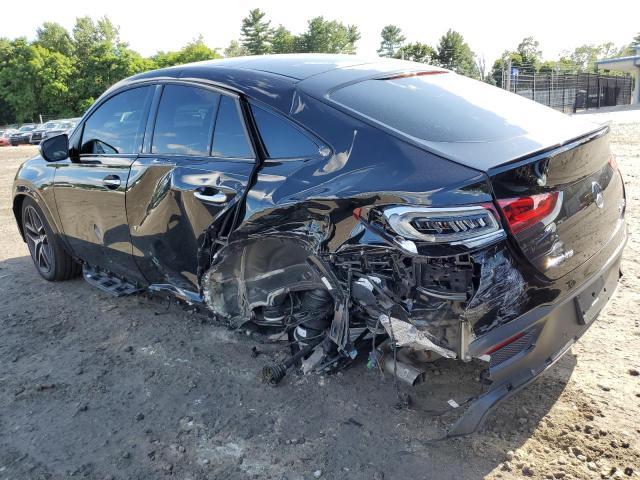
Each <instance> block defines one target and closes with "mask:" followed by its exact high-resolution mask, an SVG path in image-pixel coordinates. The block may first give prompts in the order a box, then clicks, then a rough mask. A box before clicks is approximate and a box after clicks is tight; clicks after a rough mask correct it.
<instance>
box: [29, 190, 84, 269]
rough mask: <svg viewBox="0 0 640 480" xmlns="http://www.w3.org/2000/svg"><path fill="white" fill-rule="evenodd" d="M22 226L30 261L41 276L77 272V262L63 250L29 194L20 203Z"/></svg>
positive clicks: (78, 266)
mask: <svg viewBox="0 0 640 480" xmlns="http://www.w3.org/2000/svg"><path fill="white" fill-rule="evenodd" d="M22 230H23V232H24V238H25V240H26V242H27V247H28V248H29V253H30V254H31V259H32V260H33V264H34V265H35V267H36V270H38V273H39V274H40V275H41V276H42V278H44V279H45V280H49V281H50V282H59V281H63V280H69V279H70V278H73V277H77V276H78V275H79V274H80V270H81V269H80V265H79V264H78V263H77V262H76V261H75V260H74V259H73V258H71V255H69V254H68V253H67V252H66V250H65V249H64V247H63V246H62V243H61V241H60V238H59V237H58V236H57V235H55V234H54V233H53V230H51V227H50V226H49V223H48V222H47V218H46V217H45V216H44V214H43V213H42V210H41V209H40V207H38V205H37V204H36V202H34V201H33V200H32V199H30V198H25V200H24V202H23V203H22Z"/></svg>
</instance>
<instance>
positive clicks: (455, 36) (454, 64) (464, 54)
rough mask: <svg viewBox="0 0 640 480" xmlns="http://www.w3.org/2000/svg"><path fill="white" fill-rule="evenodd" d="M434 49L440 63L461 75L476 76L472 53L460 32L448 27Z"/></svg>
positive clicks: (476, 70) (476, 71)
mask: <svg viewBox="0 0 640 480" xmlns="http://www.w3.org/2000/svg"><path fill="white" fill-rule="evenodd" d="M436 50H437V52H438V55H437V58H438V62H439V63H440V65H442V66H443V67H445V68H448V69H450V70H453V71H454V72H456V73H459V74H461V75H465V76H467V77H472V78H478V76H479V75H478V69H477V67H476V64H475V60H474V54H473V52H472V51H471V48H470V47H469V45H468V44H467V43H466V42H465V41H464V37H463V36H462V35H461V34H460V33H458V32H456V31H454V30H451V29H449V30H448V31H447V33H445V34H444V35H443V36H442V37H441V38H440V42H439V43H438V46H437V48H436Z"/></svg>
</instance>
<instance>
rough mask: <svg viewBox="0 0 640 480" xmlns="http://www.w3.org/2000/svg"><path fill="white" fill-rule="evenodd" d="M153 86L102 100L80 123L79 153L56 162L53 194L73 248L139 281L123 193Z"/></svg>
mask: <svg viewBox="0 0 640 480" xmlns="http://www.w3.org/2000/svg"><path fill="white" fill-rule="evenodd" d="M154 89H155V86H149V85H147V86H141V87H136V88H131V89H129V90H125V91H123V92H119V93H116V94H115V95H113V96H111V97H109V98H107V99H106V100H104V101H103V102H102V103H101V104H100V105H99V106H98V107H97V108H95V109H94V111H93V112H92V113H91V114H90V116H89V117H88V118H87V119H86V120H85V121H84V124H83V125H82V126H81V129H80V131H79V132H80V134H81V138H80V140H79V142H78V143H77V145H78V149H79V156H77V158H75V159H73V160H71V159H67V160H64V161H62V162H58V163H57V164H56V167H57V170H56V175H55V180H54V194H55V199H56V205H57V209H58V213H59V216H60V221H61V223H62V227H63V230H64V235H65V237H66V240H67V242H68V244H69V246H70V247H71V249H72V250H73V254H74V255H75V256H76V257H78V258H80V259H82V260H84V261H86V262H87V263H89V264H90V265H92V266H97V267H101V268H102V269H104V270H107V271H110V272H112V273H114V274H116V275H118V276H121V277H125V278H127V279H129V280H132V281H139V282H144V277H143V276H142V275H141V273H140V270H139V268H138V266H137V264H136V262H135V260H134V259H133V256H132V254H133V252H132V246H131V237H130V235H129V227H128V224H127V214H126V206H125V193H126V187H127V181H128V179H129V173H130V170H131V165H132V164H133V162H134V161H135V160H136V158H137V157H138V153H139V152H140V149H141V146H142V139H143V136H144V128H145V124H146V121H147V116H148V112H149V106H150V104H151V100H152V97H153V92H154Z"/></svg>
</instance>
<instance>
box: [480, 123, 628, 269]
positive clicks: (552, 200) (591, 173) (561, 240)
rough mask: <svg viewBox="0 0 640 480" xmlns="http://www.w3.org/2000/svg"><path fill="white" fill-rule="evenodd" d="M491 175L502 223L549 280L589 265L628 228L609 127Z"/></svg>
mask: <svg viewBox="0 0 640 480" xmlns="http://www.w3.org/2000/svg"><path fill="white" fill-rule="evenodd" d="M487 173H488V175H489V177H490V179H491V182H492V185H493V189H494V193H495V196H496V199H497V202H498V204H499V205H500V210H501V213H502V215H503V219H502V220H503V223H505V226H507V227H508V230H509V231H510V232H511V235H512V236H513V238H514V239H515V241H516V243H517V245H518V247H519V248H520V250H521V251H522V253H523V255H524V257H526V259H527V260H529V261H530V262H531V263H532V264H533V266H534V267H535V268H536V269H537V270H538V271H539V272H541V273H543V274H544V275H545V276H547V277H548V278H550V279H558V278H560V277H562V276H563V275H565V274H567V273H569V272H570V271H572V270H573V269H575V268H577V267H578V266H580V265H582V264H583V263H584V262H586V261H588V260H589V259H590V258H591V257H592V256H593V255H595V254H596V253H597V252H598V251H599V250H600V249H601V248H602V247H604V246H605V245H606V244H607V243H609V242H610V241H612V239H613V238H616V237H617V234H618V233H619V232H620V229H621V228H623V222H622V218H623V215H624V186H623V183H622V178H621V176H620V173H619V171H618V169H617V166H616V164H615V161H614V160H613V158H612V156H611V152H610V149H609V129H608V128H607V127H604V128H602V129H600V130H598V131H596V132H594V133H591V134H588V135H586V136H583V137H581V138H579V139H577V140H574V141H572V142H570V143H568V144H567V145H564V146H562V147H559V148H553V149H551V150H547V151H544V152H541V153H538V154H534V155H532V156H530V157H529V158H527V159H525V160H521V161H518V162H515V163H512V164H507V165H502V166H499V167H496V168H494V169H491V170H489V171H488V172H487ZM531 199H532V200H531ZM527 202H529V203H528V204H527ZM528 207H529V208H530V210H529V211H528V210H527V208H528ZM536 209H539V215H537V216H536V214H535V210H536ZM514 212H515V214H514ZM531 212H533V213H531ZM518 215H520V216H518Z"/></svg>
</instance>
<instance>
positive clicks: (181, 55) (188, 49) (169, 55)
mask: <svg viewBox="0 0 640 480" xmlns="http://www.w3.org/2000/svg"><path fill="white" fill-rule="evenodd" d="M215 58H222V56H221V55H220V54H219V53H218V49H216V48H209V47H208V46H207V45H206V44H205V43H204V38H203V37H202V35H200V36H199V37H198V38H196V39H194V40H192V41H191V42H189V43H187V44H186V45H185V46H184V47H182V48H181V49H180V50H178V51H174V52H158V53H157V54H156V55H154V56H153V57H151V59H152V60H153V62H154V63H155V65H156V66H157V67H158V68H163V67H170V66H172V65H182V64H185V63H193V62H201V61H203V60H213V59H215Z"/></svg>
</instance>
